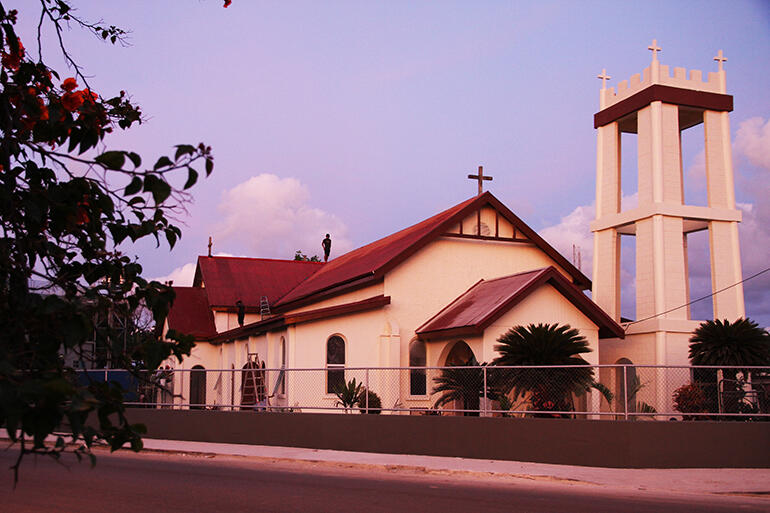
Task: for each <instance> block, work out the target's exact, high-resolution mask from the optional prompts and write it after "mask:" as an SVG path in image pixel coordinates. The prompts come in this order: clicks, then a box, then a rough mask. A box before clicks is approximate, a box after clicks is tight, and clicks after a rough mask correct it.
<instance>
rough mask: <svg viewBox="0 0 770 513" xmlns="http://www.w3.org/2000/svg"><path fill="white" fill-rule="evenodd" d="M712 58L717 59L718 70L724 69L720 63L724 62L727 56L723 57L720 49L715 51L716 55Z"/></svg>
mask: <svg viewBox="0 0 770 513" xmlns="http://www.w3.org/2000/svg"><path fill="white" fill-rule="evenodd" d="M714 60H715V61H717V62H719V71H723V70H724V68H723V67H722V64H724V63H725V62H727V57H725V56H724V55H723V54H722V50H719V52H717V55H716V57H714Z"/></svg>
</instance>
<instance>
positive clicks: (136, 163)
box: [128, 151, 142, 168]
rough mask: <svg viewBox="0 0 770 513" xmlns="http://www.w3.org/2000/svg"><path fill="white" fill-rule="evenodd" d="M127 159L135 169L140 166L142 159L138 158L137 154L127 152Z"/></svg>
mask: <svg viewBox="0 0 770 513" xmlns="http://www.w3.org/2000/svg"><path fill="white" fill-rule="evenodd" d="M128 158H130V159H131V162H132V163H133V164H134V167H135V168H137V167H139V166H141V165H142V157H140V156H139V154H137V153H134V152H133V151H131V152H128Z"/></svg>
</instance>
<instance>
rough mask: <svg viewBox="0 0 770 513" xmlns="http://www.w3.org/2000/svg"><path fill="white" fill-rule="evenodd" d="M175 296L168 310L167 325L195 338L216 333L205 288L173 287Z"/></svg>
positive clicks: (206, 336)
mask: <svg viewBox="0 0 770 513" xmlns="http://www.w3.org/2000/svg"><path fill="white" fill-rule="evenodd" d="M174 292H176V298H175V299H174V304H173V305H172V307H171V310H170V311H169V312H168V327H169V329H174V330H176V331H178V332H180V333H184V334H187V335H193V336H194V337H195V338H208V337H211V336H213V335H215V334H216V332H217V330H216V328H215V327H214V315H213V314H212V313H211V308H210V307H209V302H208V299H207V298H206V289H201V288H196V287H174Z"/></svg>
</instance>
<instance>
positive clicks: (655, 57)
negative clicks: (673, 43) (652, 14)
mask: <svg viewBox="0 0 770 513" xmlns="http://www.w3.org/2000/svg"><path fill="white" fill-rule="evenodd" d="M647 49H648V50H651V51H652V61H653V62H655V61H657V60H658V52H660V51H661V48H660V46H658V40H657V39H653V40H652V44H651V45H650V46H648V47H647Z"/></svg>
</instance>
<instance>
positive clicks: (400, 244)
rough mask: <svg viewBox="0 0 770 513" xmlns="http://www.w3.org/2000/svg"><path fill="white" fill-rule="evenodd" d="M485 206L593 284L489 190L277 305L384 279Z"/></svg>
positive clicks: (324, 273)
mask: <svg viewBox="0 0 770 513" xmlns="http://www.w3.org/2000/svg"><path fill="white" fill-rule="evenodd" d="M485 205H490V206H492V207H493V208H495V209H496V210H498V212H500V213H501V214H502V215H503V216H504V217H505V218H506V219H507V220H508V221H509V222H511V223H512V224H513V225H514V226H515V227H516V229H517V230H519V231H520V232H521V233H523V234H524V235H526V236H527V238H528V239H529V240H530V241H532V243H534V244H535V245H536V246H537V247H538V248H540V249H541V250H542V251H543V252H545V253H546V254H547V255H548V256H550V257H551V258H552V259H553V260H554V262H556V264H558V265H559V266H560V267H561V268H562V269H564V270H565V271H566V272H567V273H569V274H570V275H571V276H572V278H573V281H574V282H575V283H577V284H579V285H580V286H581V287H583V288H590V287H591V281H590V280H589V279H588V278H587V277H586V276H585V275H584V274H583V273H581V272H580V271H579V270H578V269H577V268H575V266H574V265H572V263H570V262H569V261H568V260H567V259H566V258H564V257H563V256H562V255H561V254H560V253H559V252H558V251H556V250H555V249H554V248H553V247H552V246H551V245H549V244H548V243H547V242H546V241H545V240H543V239H542V238H541V237H540V236H539V235H538V234H537V233H536V232H535V231H534V230H533V229H532V228H530V227H529V226H527V225H526V223H524V222H523V221H522V220H521V219H519V218H518V217H517V216H516V215H515V214H514V213H513V212H511V211H510V210H509V209H508V208H507V207H506V206H505V205H503V204H502V203H501V202H500V200H498V199H497V198H495V197H494V196H493V195H492V194H491V193H490V192H485V193H483V194H481V195H479V196H475V197H473V198H470V199H468V200H466V201H463V202H462V203H460V204H458V205H455V206H454V207H452V208H450V209H448V210H445V211H443V212H441V213H439V214H436V215H435V216H433V217H430V218H428V219H426V220H424V221H422V222H420V223H417V224H415V225H413V226H410V227H409V228H405V229H403V230H401V231H399V232H396V233H394V234H393V235H389V236H387V237H385V238H382V239H380V240H377V241H375V242H372V243H371V244H367V245H366V246H363V247H360V248H358V249H355V250H353V251H351V252H349V253H346V254H344V255H342V256H340V257H338V258H335V259H334V260H332V261H330V262H329V263H327V264H325V265H324V266H323V267H322V268H321V269H320V270H318V272H316V273H315V274H313V275H312V276H310V277H309V278H308V279H306V280H305V281H303V282H302V283H300V284H299V285H297V287H296V288H294V289H293V290H291V291H290V292H288V293H287V294H286V295H285V296H283V297H282V298H281V299H280V301H278V303H276V306H278V307H282V306H285V305H290V304H291V303H296V302H299V301H302V300H312V299H313V298H312V297H311V296H314V295H316V294H319V293H321V292H324V291H330V290H331V289H334V290H340V291H341V290H343V289H346V287H347V286H354V285H355V284H357V283H359V282H360V281H361V280H362V279H365V278H367V277H369V278H381V277H382V276H383V275H384V274H385V272H387V271H388V270H390V269H392V268H393V267H395V266H396V265H398V264H400V263H401V262H403V261H404V260H405V259H406V258H408V257H409V256H410V255H412V254H414V253H415V252H417V251H418V250H419V249H420V248H422V247H423V246H424V245H425V244H427V243H429V242H430V241H431V240H434V239H435V238H436V237H438V236H440V235H441V234H442V233H444V232H446V231H447V229H448V228H449V227H450V226H451V225H452V224H454V223H457V222H460V221H461V220H462V219H463V218H465V216H467V215H469V214H470V213H471V212H474V211H476V210H478V209H480V208H482V207H483V206H485Z"/></svg>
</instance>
